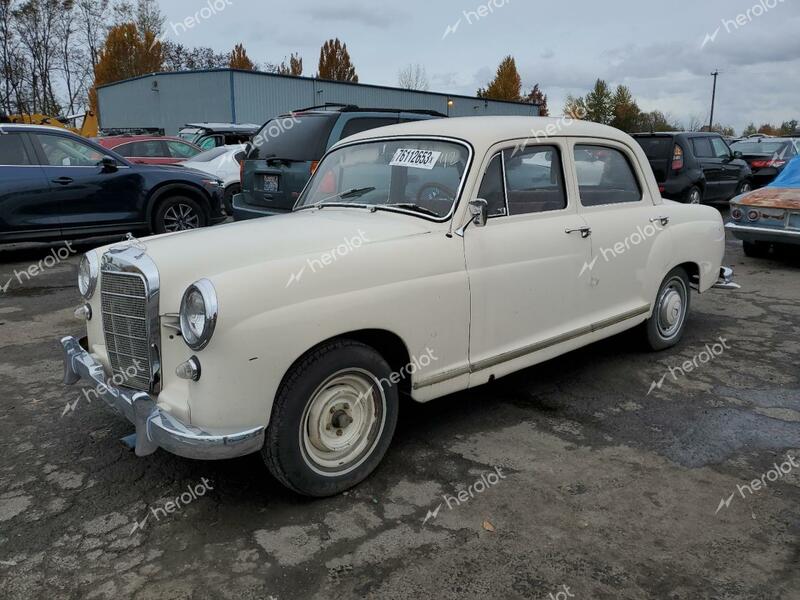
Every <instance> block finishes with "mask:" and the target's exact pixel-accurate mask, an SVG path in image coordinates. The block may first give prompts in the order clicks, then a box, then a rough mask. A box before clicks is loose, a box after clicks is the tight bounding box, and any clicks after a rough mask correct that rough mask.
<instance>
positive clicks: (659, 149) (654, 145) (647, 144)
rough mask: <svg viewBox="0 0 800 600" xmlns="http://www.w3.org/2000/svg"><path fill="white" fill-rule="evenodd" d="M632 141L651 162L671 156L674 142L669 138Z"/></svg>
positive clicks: (638, 138)
mask: <svg viewBox="0 0 800 600" xmlns="http://www.w3.org/2000/svg"><path fill="white" fill-rule="evenodd" d="M634 139H635V140H636V141H637V142H639V145H640V146H641V147H642V150H644V153H645V155H646V156H647V158H649V159H651V160H653V159H663V158H670V157H671V156H672V148H673V146H674V141H673V139H672V138H670V137H637V138H634Z"/></svg>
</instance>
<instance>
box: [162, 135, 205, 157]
mask: <svg viewBox="0 0 800 600" xmlns="http://www.w3.org/2000/svg"><path fill="white" fill-rule="evenodd" d="M210 139H211V141H212V144H213V142H214V138H210ZM210 147H211V148H213V147H214V146H213V145H212V146H210ZM167 148H169V153H170V154H171V155H172V156H173V158H191V157H192V156H197V155H198V154H199V153H200V151H199V150H198V149H197V148H195V147H194V146H190V145H189V144H184V143H183V142H177V141H175V140H167Z"/></svg>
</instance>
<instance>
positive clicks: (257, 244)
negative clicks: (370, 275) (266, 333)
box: [97, 208, 443, 298]
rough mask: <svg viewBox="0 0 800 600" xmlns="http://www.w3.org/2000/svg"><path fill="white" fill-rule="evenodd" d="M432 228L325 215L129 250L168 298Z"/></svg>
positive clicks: (337, 211)
mask: <svg viewBox="0 0 800 600" xmlns="http://www.w3.org/2000/svg"><path fill="white" fill-rule="evenodd" d="M433 227H439V228H442V227H443V226H442V225H441V224H436V223H432V222H430V221H427V220H425V219H421V218H417V217H413V216H409V215H405V214H397V213H390V212H386V211H377V212H369V211H368V210H365V209H360V208H325V209H323V210H317V209H310V210H305V211H299V212H294V213H289V214H286V215H278V216H275V217H263V218H260V219H252V220H248V221H242V222H237V223H228V224H225V225H217V226H214V227H207V228H203V229H196V230H193V231H184V232H178V233H168V234H163V235H158V236H151V237H147V238H141V239H138V240H136V241H135V242H134V243H135V247H136V248H138V249H142V250H144V252H145V253H146V254H147V256H149V257H150V258H151V259H152V260H153V261H154V262H155V264H156V267H157V268H158V271H159V276H160V279H161V284H162V291H164V288H176V290H173V291H177V290H180V293H182V290H183V289H185V288H186V286H188V285H189V284H191V283H193V282H194V281H196V280H198V279H202V278H208V279H210V280H211V281H212V282H215V283H216V282H217V281H223V280H227V279H236V278H238V279H239V280H244V281H246V280H247V278H248V277H258V276H259V275H255V274H256V273H259V274H263V273H265V272H267V271H268V272H269V273H270V274H271V275H273V274H274V275H275V276H279V277H283V276H284V275H285V274H289V273H292V272H296V271H298V270H299V269H300V270H302V267H303V265H307V264H311V263H310V262H309V261H312V262H313V263H314V264H315V265H316V264H328V262H329V261H335V260H336V259H337V258H338V257H342V256H345V255H347V254H349V253H357V254H359V255H364V254H369V249H370V248H371V247H375V246H377V245H384V246H385V245H386V244H387V243H388V242H391V241H394V240H399V239H402V238H410V237H413V236H421V235H427V234H430V233H431V231H432V228H433ZM126 245H132V243H131V242H122V243H117V244H110V245H108V246H106V247H104V248H99V249H98V250H97V252H98V255H102V254H103V253H104V252H105V251H107V250H109V249H111V248H114V249H115V250H117V249H121V248H124V247H125V246H126ZM326 257H328V258H326ZM339 262H340V263H341V262H344V263H347V262H351V263H352V264H354V262H356V261H339ZM358 262H360V261H358ZM180 293H178V295H177V297H178V298H180ZM172 295H174V293H173V294H172Z"/></svg>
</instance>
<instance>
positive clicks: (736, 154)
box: [733, 150, 744, 159]
mask: <svg viewBox="0 0 800 600" xmlns="http://www.w3.org/2000/svg"><path fill="white" fill-rule="evenodd" d="M733 158H734V159H736V158H744V154H742V153H741V152H739V151H738V150H734V151H733Z"/></svg>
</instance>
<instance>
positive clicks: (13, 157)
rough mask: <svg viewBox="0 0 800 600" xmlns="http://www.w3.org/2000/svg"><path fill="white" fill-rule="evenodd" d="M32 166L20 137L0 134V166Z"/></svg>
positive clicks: (16, 134)
mask: <svg viewBox="0 0 800 600" xmlns="http://www.w3.org/2000/svg"><path fill="white" fill-rule="evenodd" d="M30 164H32V162H31V160H30V157H28V153H27V152H26V150H25V145H24V144H23V143H22V136H21V135H19V134H18V133H5V134H0V166H3V165H5V166H8V165H30Z"/></svg>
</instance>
